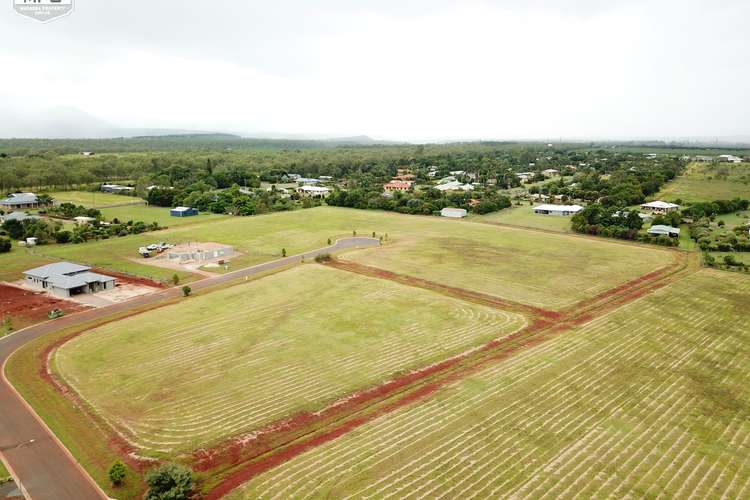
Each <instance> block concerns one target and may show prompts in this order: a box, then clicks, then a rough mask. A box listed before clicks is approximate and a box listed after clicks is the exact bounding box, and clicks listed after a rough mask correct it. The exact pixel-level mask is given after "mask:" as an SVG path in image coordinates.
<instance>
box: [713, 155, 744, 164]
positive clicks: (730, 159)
mask: <svg viewBox="0 0 750 500" xmlns="http://www.w3.org/2000/svg"><path fill="white" fill-rule="evenodd" d="M717 159H718V160H719V161H720V162H722V163H742V158H740V157H739V156H734V155H719V156H718V158H717Z"/></svg>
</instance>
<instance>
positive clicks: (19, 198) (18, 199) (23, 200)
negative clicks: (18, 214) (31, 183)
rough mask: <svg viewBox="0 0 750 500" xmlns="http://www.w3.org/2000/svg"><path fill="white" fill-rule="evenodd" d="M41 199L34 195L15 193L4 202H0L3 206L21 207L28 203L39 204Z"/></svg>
mask: <svg viewBox="0 0 750 500" xmlns="http://www.w3.org/2000/svg"><path fill="white" fill-rule="evenodd" d="M38 201H39V198H37V197H36V195H35V194H34V193H13V194H12V195H10V196H8V197H7V198H5V199H4V200H0V204H3V205H20V204H28V203H37V202H38Z"/></svg>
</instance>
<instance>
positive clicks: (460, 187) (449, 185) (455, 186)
mask: <svg viewBox="0 0 750 500" xmlns="http://www.w3.org/2000/svg"><path fill="white" fill-rule="evenodd" d="M435 189H437V190H438V191H472V190H473V189H474V186H472V185H471V184H462V183H460V182H458V181H451V182H446V183H445V184H438V185H437V186H435Z"/></svg>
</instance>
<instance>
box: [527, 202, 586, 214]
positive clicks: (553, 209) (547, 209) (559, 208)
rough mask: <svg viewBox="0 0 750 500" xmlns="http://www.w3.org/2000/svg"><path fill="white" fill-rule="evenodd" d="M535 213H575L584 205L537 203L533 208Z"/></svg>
mask: <svg viewBox="0 0 750 500" xmlns="http://www.w3.org/2000/svg"><path fill="white" fill-rule="evenodd" d="M533 210H534V213H535V214H539V215H560V216H562V215H575V214H577V213H578V212H580V211H581V210H583V207H582V206H580V205H537V206H535V207H534V208H533Z"/></svg>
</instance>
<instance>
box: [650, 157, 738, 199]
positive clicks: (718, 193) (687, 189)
mask: <svg viewBox="0 0 750 500" xmlns="http://www.w3.org/2000/svg"><path fill="white" fill-rule="evenodd" d="M719 172H726V173H727V175H726V177H724V176H717V173H719ZM733 198H741V199H748V198H750V166H749V165H748V164H747V163H739V164H734V163H732V164H730V163H720V164H716V165H714V164H703V163H693V164H691V165H689V166H688V169H687V171H686V172H685V173H684V174H683V175H681V176H679V177H678V178H677V179H675V180H673V181H671V182H669V183H667V184H666V185H665V186H664V187H663V188H662V190H661V191H660V192H659V194H658V195H657V196H656V199H666V200H671V201H674V200H677V199H681V200H682V201H683V202H697V201H714V200H731V199H733Z"/></svg>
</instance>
